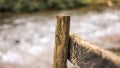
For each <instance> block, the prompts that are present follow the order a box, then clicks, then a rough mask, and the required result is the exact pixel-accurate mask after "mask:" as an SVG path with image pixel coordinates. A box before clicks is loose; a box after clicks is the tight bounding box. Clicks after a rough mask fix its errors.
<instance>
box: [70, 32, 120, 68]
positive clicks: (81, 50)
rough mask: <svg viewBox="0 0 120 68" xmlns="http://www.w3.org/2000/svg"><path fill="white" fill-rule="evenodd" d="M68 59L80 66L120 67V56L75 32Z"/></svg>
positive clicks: (88, 67)
mask: <svg viewBox="0 0 120 68" xmlns="http://www.w3.org/2000/svg"><path fill="white" fill-rule="evenodd" d="M68 59H69V61H70V62H71V63H72V64H77V65H78V66H79V67H80V68H120V57H119V56H117V55H115V54H113V53H112V52H110V51H107V50H105V49H103V48H100V47H97V46H95V45H93V44H90V43H88V42H86V41H84V40H82V39H81V38H80V37H79V36H77V35H75V34H71V35H70V42H69V50H68Z"/></svg>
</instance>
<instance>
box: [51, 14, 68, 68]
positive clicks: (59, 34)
mask: <svg viewBox="0 0 120 68" xmlns="http://www.w3.org/2000/svg"><path fill="white" fill-rule="evenodd" d="M69 28H70V16H65V15H59V16H57V25H56V33H55V49H54V58H53V68H67V54H68V43H69Z"/></svg>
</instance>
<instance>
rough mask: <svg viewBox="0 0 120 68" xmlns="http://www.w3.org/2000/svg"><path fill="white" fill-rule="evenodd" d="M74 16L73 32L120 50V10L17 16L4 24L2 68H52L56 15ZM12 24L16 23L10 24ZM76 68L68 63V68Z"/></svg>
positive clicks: (0, 32) (0, 39)
mask: <svg viewBox="0 0 120 68" xmlns="http://www.w3.org/2000/svg"><path fill="white" fill-rule="evenodd" d="M58 13H65V14H69V15H70V16H71V28H70V29H71V31H70V32H71V33H76V34H79V35H80V36H81V37H82V38H83V39H85V40H87V41H89V42H91V43H94V44H97V45H98V46H100V47H103V48H106V49H110V48H119V47H120V30H119V29H120V10H119V9H114V10H113V9H108V10H105V11H103V12H95V11H92V12H88V13H85V14H81V12H80V11H79V10H69V11H60V12H48V13H39V14H31V15H22V16H13V17H10V18H8V19H6V20H4V21H1V22H7V23H8V24H4V25H0V68H52V58H53V50H54V35H55V24H56V15H57V14H58ZM9 23H12V25H10V24H9ZM72 67H73V65H72V64H70V62H68V68H72Z"/></svg>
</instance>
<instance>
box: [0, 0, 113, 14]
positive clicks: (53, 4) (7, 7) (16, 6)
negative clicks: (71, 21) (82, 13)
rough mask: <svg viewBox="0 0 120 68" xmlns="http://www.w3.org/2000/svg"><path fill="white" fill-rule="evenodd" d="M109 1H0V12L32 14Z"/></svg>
mask: <svg viewBox="0 0 120 68" xmlns="http://www.w3.org/2000/svg"><path fill="white" fill-rule="evenodd" d="M106 1H111V0H0V11H11V12H32V11H37V10H45V9H69V8H73V7H80V6H84V5H88V4H91V3H104V2H105V3H106Z"/></svg>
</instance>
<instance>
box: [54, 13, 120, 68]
mask: <svg viewBox="0 0 120 68" xmlns="http://www.w3.org/2000/svg"><path fill="white" fill-rule="evenodd" d="M69 30H70V16H65V15H58V16H57V25H56V32H55V49H54V58H53V68H67V59H68V60H69V61H70V62H71V63H72V64H74V65H75V66H76V68H120V57H119V56H117V55H115V54H113V53H112V52H110V51H107V50H105V49H103V48H100V47H98V46H96V45H93V44H90V43H89V42H86V41H84V40H83V39H81V38H80V37H79V36H78V35H76V34H69Z"/></svg>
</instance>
